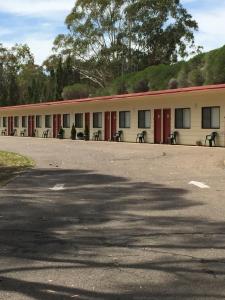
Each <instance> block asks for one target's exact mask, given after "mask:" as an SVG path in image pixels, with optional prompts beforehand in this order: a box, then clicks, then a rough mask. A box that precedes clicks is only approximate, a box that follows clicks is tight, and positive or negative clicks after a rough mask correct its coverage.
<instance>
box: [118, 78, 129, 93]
mask: <svg viewBox="0 0 225 300" xmlns="http://www.w3.org/2000/svg"><path fill="white" fill-rule="evenodd" d="M117 94H118V95H123V94H128V88H127V85H126V82H125V81H124V80H123V81H121V82H119V84H118V86H117Z"/></svg>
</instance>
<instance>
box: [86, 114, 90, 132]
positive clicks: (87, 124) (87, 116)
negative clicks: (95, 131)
mask: <svg viewBox="0 0 225 300" xmlns="http://www.w3.org/2000/svg"><path fill="white" fill-rule="evenodd" d="M85 128H87V129H88V130H90V113H85Z"/></svg>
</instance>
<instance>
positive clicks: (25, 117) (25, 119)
mask: <svg viewBox="0 0 225 300" xmlns="http://www.w3.org/2000/svg"><path fill="white" fill-rule="evenodd" d="M27 126H28V118H27V116H22V128H27Z"/></svg>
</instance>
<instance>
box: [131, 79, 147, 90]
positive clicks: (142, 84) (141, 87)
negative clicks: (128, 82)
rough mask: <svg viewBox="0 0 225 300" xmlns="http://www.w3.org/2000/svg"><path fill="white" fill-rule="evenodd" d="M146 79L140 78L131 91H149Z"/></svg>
mask: <svg viewBox="0 0 225 300" xmlns="http://www.w3.org/2000/svg"><path fill="white" fill-rule="evenodd" d="M148 84H149V83H148V80H147V79H142V80H140V81H138V82H137V83H136V85H134V88H133V91H134V93H141V92H148V91H149V85H148Z"/></svg>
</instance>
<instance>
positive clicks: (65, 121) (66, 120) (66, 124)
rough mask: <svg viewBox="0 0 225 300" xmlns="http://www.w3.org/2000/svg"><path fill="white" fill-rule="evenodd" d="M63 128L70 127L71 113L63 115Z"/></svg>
mask: <svg viewBox="0 0 225 300" xmlns="http://www.w3.org/2000/svg"><path fill="white" fill-rule="evenodd" d="M63 128H70V115H69V114H64V115H63Z"/></svg>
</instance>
